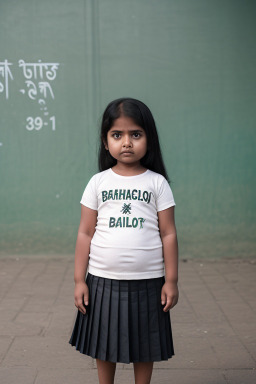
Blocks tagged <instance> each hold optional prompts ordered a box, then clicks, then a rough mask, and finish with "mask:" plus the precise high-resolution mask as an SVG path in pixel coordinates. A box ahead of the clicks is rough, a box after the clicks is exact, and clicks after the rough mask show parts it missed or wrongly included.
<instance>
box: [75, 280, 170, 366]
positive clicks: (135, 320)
mask: <svg viewBox="0 0 256 384" xmlns="http://www.w3.org/2000/svg"><path fill="white" fill-rule="evenodd" d="M86 283H87V285H88V289H89V305H88V306H87V307H86V314H82V313H81V312H80V311H78V312H77V316H76V319H75V324H74V328H73V331H72V334H71V337H70V340H69V343H70V344H71V345H72V346H75V348H76V349H77V350H79V351H80V352H81V353H83V354H85V355H88V356H91V357H93V358H97V359H100V360H105V361H111V362H121V363H127V364H128V363H131V362H140V361H141V362H146V361H161V360H167V359H169V358H171V357H172V356H173V355H174V349H173V339H172V329H171V320H170V314H169V312H163V306H162V305H161V289H162V286H163V284H164V277H160V278H154V279H143V280H115V279H105V278H103V277H98V276H93V275H91V274H90V273H88V275H87V278H86Z"/></svg>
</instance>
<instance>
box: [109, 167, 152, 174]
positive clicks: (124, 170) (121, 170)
mask: <svg viewBox="0 0 256 384" xmlns="http://www.w3.org/2000/svg"><path fill="white" fill-rule="evenodd" d="M146 170H147V168H145V167H143V166H142V165H141V164H139V165H137V166H130V167H129V166H128V167H127V166H126V165H125V166H122V165H120V164H116V165H114V166H113V167H112V171H113V172H115V173H117V174H118V175H121V176H137V175H140V174H141V173H144V172H145V171H146Z"/></svg>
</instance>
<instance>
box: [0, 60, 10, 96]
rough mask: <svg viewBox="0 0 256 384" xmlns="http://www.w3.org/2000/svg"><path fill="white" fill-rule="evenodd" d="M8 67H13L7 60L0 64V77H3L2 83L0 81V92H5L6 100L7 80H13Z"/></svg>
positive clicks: (7, 91) (7, 93)
mask: <svg viewBox="0 0 256 384" xmlns="http://www.w3.org/2000/svg"><path fill="white" fill-rule="evenodd" d="M10 65H13V64H12V63H9V62H8V60H5V61H4V62H0V75H1V76H2V77H3V82H1V81H0V92H4V91H5V97H6V99H8V98H9V83H8V78H9V77H10V78H11V79H12V80H13V76H12V72H11V70H10Z"/></svg>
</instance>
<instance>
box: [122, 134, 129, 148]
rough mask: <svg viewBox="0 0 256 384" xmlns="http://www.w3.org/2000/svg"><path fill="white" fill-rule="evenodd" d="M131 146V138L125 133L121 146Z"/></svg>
mask: <svg viewBox="0 0 256 384" xmlns="http://www.w3.org/2000/svg"><path fill="white" fill-rule="evenodd" d="M130 146H131V139H130V136H129V135H125V136H124V139H123V147H130Z"/></svg>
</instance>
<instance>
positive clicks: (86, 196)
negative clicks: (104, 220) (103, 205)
mask: <svg viewBox="0 0 256 384" xmlns="http://www.w3.org/2000/svg"><path fill="white" fill-rule="evenodd" d="M80 203H81V204H83V205H85V206H86V207H88V208H91V209H94V210H96V211H97V210H98V197H97V190H96V180H95V175H94V176H93V177H92V178H91V179H90V180H89V182H88V184H87V186H86V188H85V190H84V193H83V196H82V199H81V201H80Z"/></svg>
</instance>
